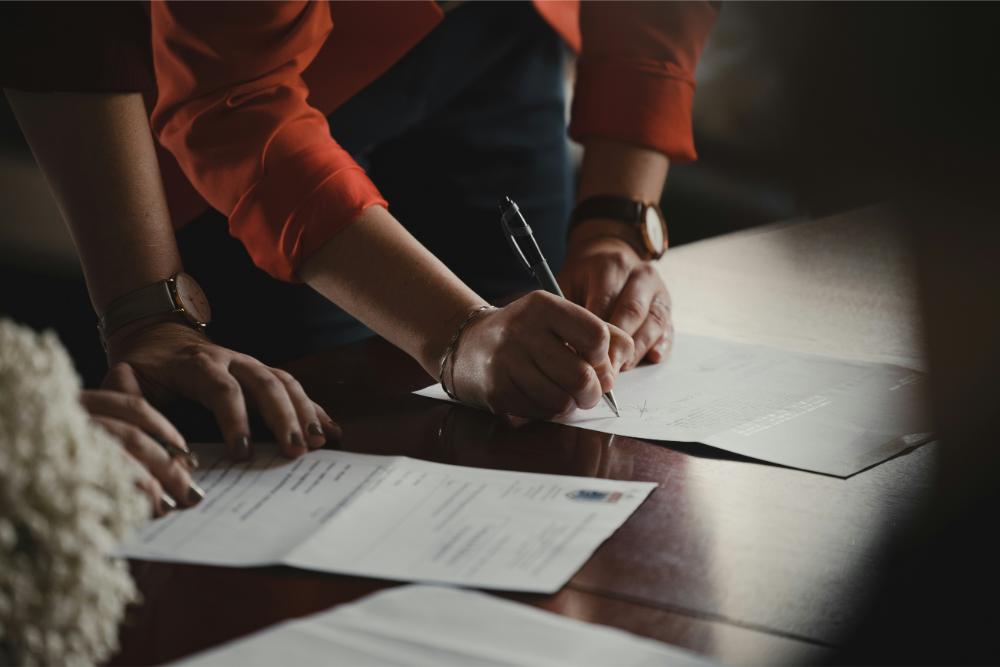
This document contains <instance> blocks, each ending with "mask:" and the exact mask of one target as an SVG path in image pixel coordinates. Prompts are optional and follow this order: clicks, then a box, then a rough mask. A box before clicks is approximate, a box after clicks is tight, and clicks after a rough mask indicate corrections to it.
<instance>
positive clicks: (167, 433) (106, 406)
mask: <svg viewBox="0 0 1000 667" xmlns="http://www.w3.org/2000/svg"><path fill="white" fill-rule="evenodd" d="M80 403H81V404H82V405H83V407H84V408H85V409H86V410H87V411H88V412H89V413H90V415H91V417H92V418H93V420H94V421H95V422H97V424H99V425H100V426H101V427H103V428H104V429H105V430H106V431H107V432H108V433H110V434H111V435H113V436H114V437H115V438H117V439H118V440H119V441H120V442H121V444H122V447H124V448H125V451H126V452H128V454H129V455H130V456H131V457H132V460H134V461H136V462H137V463H138V465H137V466H136V468H137V475H138V481H137V484H138V486H139V488H140V489H141V490H142V491H143V492H144V493H145V494H146V495H148V496H149V499H150V501H151V502H152V505H153V514H154V515H155V516H162V515H163V514H166V513H167V512H169V511H170V510H172V509H174V508H176V507H177V506H178V505H181V506H182V507H190V506H191V505H196V504H198V503H199V502H200V501H201V499H202V498H204V497H205V492H204V491H202V490H201V488H200V487H199V486H198V485H197V484H195V483H194V482H193V481H192V480H191V474H190V469H189V468H188V467H187V463H186V462H185V461H186V460H185V459H184V458H173V457H171V456H170V455H169V454H168V453H167V452H166V450H165V449H164V448H163V447H162V446H161V445H160V444H159V442H166V443H170V444H171V445H174V446H175V447H179V448H180V449H183V450H185V451H188V447H187V444H186V443H185V442H184V438H183V437H182V436H181V434H180V433H178V432H177V429H176V428H174V426H173V424H171V423H170V422H169V421H167V418H166V417H164V416H163V415H161V414H160V413H159V412H157V411H156V409H154V408H153V406H151V405H150V404H149V403H147V402H146V401H145V399H143V398H142V397H139V396H129V395H128V394H123V393H121V392H117V391H107V390H84V391H83V392H81V394H80ZM157 441H159V442H157ZM164 490H166V492H167V494H169V495H165V494H164Z"/></svg>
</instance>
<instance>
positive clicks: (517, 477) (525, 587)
mask: <svg viewBox="0 0 1000 667" xmlns="http://www.w3.org/2000/svg"><path fill="white" fill-rule="evenodd" d="M191 447H192V449H193V450H194V451H196V452H198V454H199V458H201V459H202V462H203V465H202V467H201V468H199V469H198V470H196V471H195V474H194V478H195V481H197V482H199V483H202V484H203V485H204V486H205V487H206V489H208V490H209V491H210V493H209V496H207V501H208V502H203V503H201V504H199V505H196V506H194V507H192V508H189V509H187V510H184V511H180V512H174V513H170V514H168V515H167V516H165V517H161V518H159V519H151V520H150V521H149V523H147V524H146V525H145V527H144V528H142V529H140V530H138V531H135V532H134V533H133V534H131V535H129V537H128V538H127V539H126V540H124V541H123V543H122V544H121V545H120V547H119V549H118V552H117V553H118V555H119V556H123V557H126V558H129V559H133V560H140V561H149V562H167V563H191V564H200V565H208V566H215V567H237V568H246V567H268V566H274V565H278V566H287V567H293V568H299V569H304V570H309V571H314V572H327V573H332V574H341V575H346V576H362V577H370V578H375V579H381V580H384V581H395V582H404V583H406V582H409V583H420V584H425V585H437V586H464V587H470V588H479V589H483V590H497V591H507V592H520V593H534V594H551V593H556V592H558V591H559V590H561V589H562V588H563V587H564V586H565V585H566V583H567V582H569V581H570V580H571V579H572V578H573V576H575V575H576V573H577V572H579V570H580V568H581V567H583V566H584V565H585V564H586V563H587V561H589V560H590V558H591V557H592V556H593V554H594V552H596V551H597V549H599V548H600V547H601V545H602V544H604V542H606V541H607V540H608V539H610V538H611V536H612V535H614V533H615V532H617V531H618V530H619V529H621V527H622V526H623V525H624V524H625V523H626V522H627V521H628V520H629V519H630V518H631V517H632V516H633V515H634V514H635V512H636V511H637V510H638V509H639V507H641V506H642V504H643V503H644V502H645V501H646V500H647V499H648V497H649V495H650V494H652V493H653V491H655V490H656V488H657V487H658V486H659V485H658V484H657V483H656V482H651V481H640V480H613V479H606V478H593V477H582V476H578V475H556V474H550V473H535V472H524V471H515V470H498V469H492V468H478V467H473V466H462V465H454V464H448V463H440V462H436V461H428V460H424V459H416V458H412V457H408V456H384V455H377V454H364V453H360V452H348V451H343V450H324V449H320V450H314V451H312V452H309V453H307V454H306V455H305V456H302V457H300V458H298V459H293V460H288V459H285V458H284V457H283V456H282V455H281V454H280V452H279V450H278V448H277V446H276V445H274V444H273V443H272V444H267V445H260V444H258V446H257V448H256V456H255V457H254V459H253V460H252V461H250V462H246V463H234V462H232V461H230V460H229V459H228V457H226V455H225V453H224V448H223V446H222V445H221V444H219V443H214V444H213V443H191ZM213 449H214V456H211V455H209V453H208V452H209V450H213ZM265 452H267V453H269V454H270V456H263V454H264V453H265ZM317 456H319V457H323V456H326V457H337V458H341V459H343V458H347V459H349V461H348V464H349V466H356V465H357V463H358V459H360V460H369V461H372V462H377V461H385V462H390V461H395V462H396V464H398V465H399V466H400V468H401V469H403V470H409V468H408V467H407V466H417V467H418V468H422V469H423V470H425V471H426V470H427V469H438V470H441V471H447V470H450V469H454V470H455V471H456V472H455V473H454V474H456V475H458V476H459V477H461V475H462V473H463V472H466V473H468V474H472V476H473V477H472V478H473V479H474V478H475V477H477V476H478V477H480V478H481V477H482V476H489V477H499V478H505V479H508V478H509V480H513V481H515V482H517V483H520V482H523V481H525V480H529V481H533V482H541V481H545V480H549V479H551V480H558V481H559V482H560V483H565V484H568V485H569V486H572V487H574V488H575V487H576V486H582V488H583V489H586V490H589V489H593V488H594V487H603V486H608V487H616V488H617V491H618V492H610V491H609V492H608V493H607V494H603V495H607V496H610V497H612V498H613V500H608V501H607V502H606V503H602V504H601V506H605V505H607V506H608V507H616V508H618V509H616V511H615V512H613V513H612V514H621V512H624V514H622V515H621V516H620V517H615V516H612V517H611V518H610V519H606V520H604V521H605V522H606V523H608V526H607V527H608V530H607V532H603V530H602V529H601V528H600V526H599V525H598V524H600V523H601V522H596V523H595V522H594V521H592V519H593V517H594V516H595V514H594V512H595V510H594V503H593V502H583V503H580V504H579V509H580V512H581V519H585V520H586V521H585V523H586V524H587V526H588V529H593V530H594V532H596V533H597V534H595V535H591V536H590V538H589V539H588V543H587V544H586V545H584V546H583V548H577V549H569V548H567V547H565V545H562V546H559V547H558V548H556V549H555V551H554V553H556V554H558V555H559V558H558V559H556V558H554V559H552V565H553V566H554V567H557V570H556V572H554V573H551V574H549V575H547V576H548V581H547V583H544V584H543V583H541V582H540V581H528V580H524V581H520V580H519V581H518V582H517V583H497V582H495V581H488V580H484V579H483V578H482V577H479V578H478V579H469V578H463V577H435V576H422V575H419V574H416V573H414V572H412V571H409V572H402V573H398V572H392V573H390V572H387V571H373V569H372V567H371V566H370V564H367V565H357V564H355V565H331V564H330V562H329V559H327V558H325V557H324V558H323V559H322V560H321V561H313V560H311V559H309V558H307V559H306V560H302V559H301V558H300V557H299V556H300V552H301V548H302V547H305V546H307V545H308V544H309V543H311V542H312V541H314V538H316V537H318V536H319V533H320V532H322V530H323V526H325V525H327V524H329V522H330V521H334V520H337V518H339V517H341V516H342V514H341V513H340V512H336V513H335V514H334V515H333V516H332V517H328V518H327V519H326V520H324V521H323V522H322V524H323V526H318V527H316V528H315V529H314V530H313V532H312V533H311V535H310V536H308V537H305V538H301V541H300V542H299V543H297V544H295V545H293V546H291V547H289V548H290V550H291V551H290V552H289V555H287V556H284V557H264V558H256V557H254V558H253V559H252V560H251V561H244V560H241V559H238V558H233V557H231V556H230V555H223V556H219V555H217V554H213V555H210V556H205V555H198V554H196V553H193V551H194V550H189V549H176V548H172V549H169V550H163V549H162V547H161V546H156V547H150V546H149V545H148V544H140V543H139V542H138V541H137V540H141V532H142V530H144V529H145V528H152V527H155V526H156V525H157V524H158V523H162V522H164V521H186V522H191V521H193V520H195V519H196V517H198V516H200V514H199V513H200V512H209V508H212V507H213V503H212V501H213V500H215V498H214V497H213V496H212V494H211V489H212V483H211V482H208V483H206V482H205V481H204V480H203V476H207V475H209V474H210V473H213V472H216V471H217V470H218V469H219V468H220V466H221V467H224V468H227V469H232V468H240V467H247V466H253V465H254V464H257V463H259V464H261V465H263V466H265V468H266V469H269V470H270V469H271V467H270V466H271V464H274V463H277V464H278V465H276V466H274V468H273V469H274V470H279V471H282V473H281V474H280V475H278V474H276V475H275V477H278V478H281V479H282V481H280V482H279V483H278V484H277V486H278V487H279V488H284V489H287V488H288V486H286V485H285V481H287V480H288V478H289V474H290V472H291V470H292V469H294V468H295V467H296V466H297V465H299V464H304V463H305V462H306V461H308V460H309V459H310V458H313V459H315V458H316V457H317ZM209 461H212V463H210V464H208V465H204V464H205V463H207V462H209ZM352 461H353V463H352ZM307 474H311V473H307ZM254 477H256V478H258V479H259V475H255V476H254ZM380 479H381V478H380ZM368 481H370V480H366V481H365V482H362V486H359V487H358V488H359V489H360V488H363V487H364V486H365V485H367V484H368ZM314 484H315V481H314ZM376 485H377V486H380V487H381V488H386V489H388V485H385V486H382V485H381V483H380V482H379V483H377V484H376ZM290 486H292V487H294V486H295V485H294V484H292V485H290ZM293 490H294V489H293ZM351 493H352V494H353V493H354V492H353V491H351ZM477 493H478V492H477ZM265 495H266V496H267V498H268V502H269V503H270V502H276V503H282V502H288V501H287V500H283V498H284V496H280V495H276V494H273V493H267V494H265ZM603 495H602V497H603ZM240 497H241V498H242V496H240ZM571 500H579V499H577V498H575V497H573V498H571ZM584 500H586V501H591V500H592V499H591V498H590V497H589V496H588V497H586V498H584ZM593 500H594V501H596V500H597V498H595V499H593ZM619 500H621V501H623V502H621V503H619V502H618V501H619ZM240 502H242V501H240ZM321 502H322V501H321ZM573 504H574V503H571V505H573ZM515 505H516V503H515ZM588 506H589V507H590V509H589V513H588V512H584V509H585V508H587V507H588ZM629 507H631V509H628V508H629ZM228 509H229V506H228V505H220V506H219V507H217V508H215V509H212V510H211V512H210V513H209V515H208V516H207V518H206V517H203V518H202V520H201V523H202V525H204V523H205V521H206V520H207V521H211V520H213V519H214V517H215V516H216V515H217V514H219V515H221V514H224V513H225V512H226V511H227V510H228ZM618 510H621V511H618ZM512 511H521V510H512ZM609 511H610V510H609ZM365 516H367V521H368V523H369V524H371V523H372V521H373V517H372V516H371V515H370V514H369V515H365ZM393 516H395V515H393ZM532 516H536V515H534V514H533V515H532ZM356 518H357V519H358V520H360V519H361V518H362V517H360V516H359V517H356ZM382 518H383V519H385V517H382ZM390 518H391V517H390ZM594 526H597V527H596V528H594ZM602 533H603V534H602ZM215 534H216V535H219V534H225V531H222V532H220V531H219V530H218V529H216V531H215ZM217 539H219V538H217ZM200 546H204V545H200ZM245 552H246V548H244V550H243V553H244V555H245ZM227 553H228V552H227ZM293 555H295V557H294V558H293V557H292V556H293ZM565 561H570V562H569V563H566V562H565ZM557 562H562V564H561V565H559V564H558V563H557ZM389 569H392V568H389ZM535 574H537V572H536V573H535Z"/></svg>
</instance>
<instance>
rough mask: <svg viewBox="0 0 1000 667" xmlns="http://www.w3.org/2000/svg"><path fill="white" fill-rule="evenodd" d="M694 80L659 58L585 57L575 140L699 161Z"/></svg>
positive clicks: (579, 76) (580, 68)
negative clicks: (694, 125)
mask: <svg viewBox="0 0 1000 667" xmlns="http://www.w3.org/2000/svg"><path fill="white" fill-rule="evenodd" d="M693 99H694V81H692V80H691V78H690V77H689V76H688V74H687V73H686V72H684V71H683V70H682V69H681V68H680V67H678V66H676V65H673V64H672V63H667V62H658V61H654V60H631V59H625V58H613V57H594V58H588V57H587V56H586V55H584V56H582V57H581V58H580V62H579V65H578V68H577V81H576V86H575V91H574V95H573V110H572V115H571V118H572V120H571V122H570V127H569V132H570V136H572V137H573V139H575V140H576V141H579V142H583V141H586V140H587V139H589V138H599V139H610V140H614V141H621V142H624V143H629V144H635V145H639V146H643V147H646V148H651V149H653V150H656V151H659V152H661V153H664V154H666V156H667V157H669V158H670V160H671V162H690V161H692V160H695V159H697V153H696V152H695V149H694V134H693V132H692V129H691V105H692V102H693Z"/></svg>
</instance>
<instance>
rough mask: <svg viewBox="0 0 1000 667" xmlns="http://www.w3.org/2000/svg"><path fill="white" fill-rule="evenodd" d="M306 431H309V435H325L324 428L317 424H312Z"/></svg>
mask: <svg viewBox="0 0 1000 667" xmlns="http://www.w3.org/2000/svg"><path fill="white" fill-rule="evenodd" d="M306 430H308V431H309V435H318V436H322V435H323V427H322V426H320V425H319V424H317V423H316V422H310V424H309V426H307V427H306Z"/></svg>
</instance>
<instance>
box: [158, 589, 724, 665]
mask: <svg viewBox="0 0 1000 667" xmlns="http://www.w3.org/2000/svg"><path fill="white" fill-rule="evenodd" d="M177 664H178V665H184V666H185V667H196V666H202V665H241V666H242V667H256V666H258V665H259V666H260V667H265V666H266V667H271V666H272V665H287V666H297V665H317V664H325V665H352V666H358V667H360V666H362V665H434V666H440V667H447V666H450V665H454V666H455V667H469V666H471V665H524V666H525V667H529V666H530V667H537V666H539V665H551V666H553V667H555V666H560V665H565V666H566V667H580V666H581V665H602V666H607V665H615V666H616V667H630V666H639V665H649V666H652V665H657V666H663V665H674V666H677V667H704V666H707V665H710V664H713V663H710V662H709V661H708V660H706V659H704V658H701V657H699V656H696V655H695V654H693V653H689V652H687V651H683V650H681V649H677V648H674V647H672V646H669V645H667V644H661V643H659V642H655V641H652V640H649V639H644V638H640V637H636V636H634V635H630V634H628V633H626V632H622V631H621V630H615V629H611V628H605V627H602V626H599V625H592V624H589V623H583V622H581V621H575V620H572V619H569V618H565V617H562V616H558V615H556V614H551V613H548V612H545V611H540V610H538V609H535V608H534V607H528V606H526V605H520V604H517V603H514V602H508V601H506V600H500V599H498V598H495V597H493V596H490V595H486V594H485V593H475V592H469V591H461V590H454V589H448V588H437V587H433V586H403V587H399V588H394V589H391V590H388V591H383V592H381V593H376V594H374V595H370V596H368V597H366V598H363V599H361V600H360V601H358V602H355V603H352V604H346V605H341V606H339V607H336V608H334V609H332V610H330V611H326V612H323V613H320V614H316V615H314V616H310V617H308V618H304V619H300V620H294V621H289V622H286V623H282V624H280V625H276V626H273V627H271V628H268V629H267V630H263V631H261V632H259V633H257V634H255V635H252V636H250V637H249V638H246V639H241V640H237V641H235V642H232V643H230V644H224V645H223V646H221V647H219V648H215V649H211V650H209V651H206V652H204V653H201V654H199V655H196V656H194V657H192V658H190V659H187V660H184V661H183V662H180V663H177Z"/></svg>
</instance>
